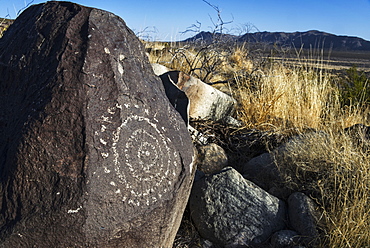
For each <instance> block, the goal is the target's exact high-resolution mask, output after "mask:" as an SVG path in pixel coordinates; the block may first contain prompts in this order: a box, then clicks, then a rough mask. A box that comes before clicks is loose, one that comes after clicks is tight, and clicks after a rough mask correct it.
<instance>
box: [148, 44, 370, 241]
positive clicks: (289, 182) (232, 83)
mask: <svg viewBox="0 0 370 248" xmlns="http://www.w3.org/2000/svg"><path fill="white" fill-rule="evenodd" d="M158 44H159V45H160V48H159V49H157V48H156V47H158ZM219 44H220V43H217V42H216V43H214V44H200V45H199V44H198V45H197V46H193V45H189V44H181V43H177V44H173V43H172V44H171V43H148V44H147V47H151V49H149V50H150V60H151V62H155V63H161V64H163V65H165V66H167V67H170V68H173V69H177V70H182V71H184V72H187V73H189V74H192V75H193V76H196V77H198V78H201V79H202V80H204V81H205V82H207V83H214V82H217V81H218V82H220V81H221V83H219V84H218V85H221V88H222V87H223V88H224V89H227V90H228V93H229V94H232V95H233V97H235V98H236V99H237V100H238V103H239V108H238V112H237V117H238V119H239V120H241V121H242V122H243V123H244V128H248V129H258V130H269V131H273V132H279V133H286V134H297V133H298V134H301V135H302V137H305V138H304V140H305V142H294V140H293V141H292V142H289V145H287V147H286V149H287V150H288V151H289V153H288V154H289V155H287V156H284V157H282V156H280V155H279V154H276V159H277V161H278V164H279V165H280V170H281V171H282V174H283V175H284V176H285V187H288V188H290V189H292V190H297V191H304V192H306V193H307V194H310V196H311V197H313V198H314V199H315V200H316V202H317V203H318V204H319V206H320V208H321V210H322V221H323V223H325V224H324V228H323V229H324V230H323V238H322V241H321V242H322V246H323V247H369V246H370V193H369V192H370V191H369V188H370V146H369V143H368V142H369V140H366V138H369V137H366V138H364V137H360V136H361V135H362V136H364V134H363V133H361V130H357V131H356V130H355V131H354V132H357V134H356V135H353V133H352V134H351V133H348V132H345V131H344V129H345V128H346V127H350V126H352V125H354V124H358V123H362V124H364V125H369V116H370V115H369V108H368V103H369V98H368V97H369V96H368V95H367V91H369V86H368V84H367V83H368V79H367V78H366V77H363V75H362V74H361V75H362V76H361V77H360V78H361V80H362V81H360V83H359V85H356V82H350V81H351V79H353V80H357V81H359V80H358V78H357V79H356V78H355V77H345V76H343V75H337V74H336V73H334V72H333V71H330V70H328V69H324V68H329V67H330V66H329V65H328V64H326V62H324V61H323V60H320V59H317V60H316V61H315V62H314V63H313V61H312V58H309V59H305V58H297V61H298V62H299V63H292V60H290V61H289V63H285V62H284V60H282V59H273V58H271V57H270V58H264V59H263V58H262V57H258V56H256V54H254V55H253V54H250V51H249V50H248V49H247V48H246V46H245V45H238V44H234V45H233V46H222V45H221V46H218V47H217V45H219ZM354 72H355V74H356V73H357V71H356V69H354ZM359 73H360V72H359ZM356 75H357V74H356ZM359 75H360V74H359ZM354 78H355V79H354ZM353 83H354V85H353ZM214 85H217V84H214ZM348 85H349V86H350V87H348ZM351 87H353V88H356V89H352V88H351ZM348 91H350V92H348ZM353 92H355V93H353ZM344 98H345V99H344ZM358 133H360V134H358ZM313 134H316V135H313ZM317 134H323V135H317ZM354 136H356V137H357V139H356V138H353V137H354Z"/></svg>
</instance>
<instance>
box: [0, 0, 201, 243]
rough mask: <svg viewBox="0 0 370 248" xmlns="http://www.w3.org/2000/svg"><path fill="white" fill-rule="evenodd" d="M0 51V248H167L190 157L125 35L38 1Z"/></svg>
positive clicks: (178, 122) (95, 13) (89, 12)
mask: <svg viewBox="0 0 370 248" xmlns="http://www.w3.org/2000/svg"><path fill="white" fill-rule="evenodd" d="M0 51H1V54H0V202H1V205H0V210H1V211H0V243H1V244H0V246H2V247H54V246H55V245H56V244H58V247H171V246H172V243H173V240H174V238H175V235H176V232H177V229H178V227H179V225H180V221H181V217H182V213H183V211H184V208H185V205H186V203H187V199H188V195H189V192H190V187H191V183H192V178H193V176H192V174H193V173H194V170H193V169H192V166H193V165H192V163H193V148H192V143H191V139H190V137H189V134H188V131H187V127H186V124H185V122H184V121H183V120H182V118H181V116H180V115H179V113H178V112H176V110H175V109H174V108H173V107H172V106H171V104H170V102H169V101H168V99H167V98H166V95H165V91H164V88H163V85H162V83H161V81H160V79H159V78H158V77H156V76H155V75H154V74H153V71H152V69H151V66H150V64H149V62H148V60H147V58H146V55H145V51H144V48H143V46H142V44H141V43H140V41H139V39H138V38H137V37H136V36H135V35H134V34H133V32H132V31H131V30H130V29H129V28H128V27H127V26H126V25H125V23H124V22H123V21H122V20H121V19H120V18H119V17H117V16H115V15H113V14H111V13H108V12H106V11H102V10H98V9H92V8H87V7H83V6H80V5H77V4H73V3H68V2H47V3H46V4H40V5H34V6H31V7H30V8H28V9H27V10H25V11H24V12H23V13H22V14H21V15H20V16H19V17H18V18H17V20H16V21H15V22H14V24H13V25H12V26H11V27H10V28H9V30H8V31H7V32H6V33H5V35H4V37H3V38H2V39H1V40H0Z"/></svg>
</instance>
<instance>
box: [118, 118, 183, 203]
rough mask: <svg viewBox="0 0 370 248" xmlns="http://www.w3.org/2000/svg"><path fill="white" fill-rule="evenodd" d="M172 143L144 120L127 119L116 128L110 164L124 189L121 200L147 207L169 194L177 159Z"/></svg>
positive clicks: (147, 119) (155, 127)
mask: <svg viewBox="0 0 370 248" xmlns="http://www.w3.org/2000/svg"><path fill="white" fill-rule="evenodd" d="M171 142H172V141H171V140H170V139H168V138H167V137H166V136H165V135H164V134H163V133H162V132H161V130H160V129H159V128H158V126H157V124H156V123H154V122H152V121H151V120H150V119H149V118H147V117H142V116H137V115H132V116H129V117H128V118H126V120H125V121H124V122H123V123H122V124H121V125H120V126H119V127H118V128H117V130H116V132H114V137H113V146H112V149H113V156H114V160H113V162H114V165H115V167H114V171H115V173H116V175H117V176H118V179H119V183H120V184H121V185H122V186H123V187H122V188H125V189H124V190H123V191H124V192H125V193H124V197H123V201H126V202H127V203H129V204H131V205H134V206H140V205H150V204H153V203H155V202H156V201H158V200H159V199H160V198H162V197H163V196H164V195H165V194H167V193H168V192H169V191H170V187H171V185H172V182H173V181H174V179H175V176H176V168H177V159H178V158H177V154H176V153H175V152H174V151H173V149H171V147H170V144H171Z"/></svg>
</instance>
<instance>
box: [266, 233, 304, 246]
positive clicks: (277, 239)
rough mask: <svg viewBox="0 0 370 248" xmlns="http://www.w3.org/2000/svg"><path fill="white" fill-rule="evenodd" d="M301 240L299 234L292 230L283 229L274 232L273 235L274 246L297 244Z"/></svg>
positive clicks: (272, 242)
mask: <svg viewBox="0 0 370 248" xmlns="http://www.w3.org/2000/svg"><path fill="white" fill-rule="evenodd" d="M298 241H299V235H298V233H297V232H295V231H292V230H281V231H278V232H276V233H274V234H273V235H272V237H271V245H272V247H273V248H286V247H292V246H294V245H296V244H297V243H298Z"/></svg>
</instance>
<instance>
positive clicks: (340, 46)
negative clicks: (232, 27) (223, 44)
mask: <svg viewBox="0 0 370 248" xmlns="http://www.w3.org/2000/svg"><path fill="white" fill-rule="evenodd" d="M216 37H217V38H220V37H222V38H223V39H228V40H231V41H237V42H249V43H264V44H269V45H277V46H283V47H295V48H297V49H299V48H301V47H302V48H305V49H310V48H312V49H332V50H337V51H370V41H367V40H364V39H361V38H358V37H351V36H339V35H334V34H329V33H325V32H320V31H317V30H310V31H307V32H294V33H285V32H256V33H246V34H244V35H241V36H235V35H229V34H218V33H216V34H214V33H211V32H200V33H199V34H197V35H195V36H194V37H191V38H189V39H187V40H185V42H194V41H200V40H202V41H206V42H211V41H212V39H214V38H216Z"/></svg>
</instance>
